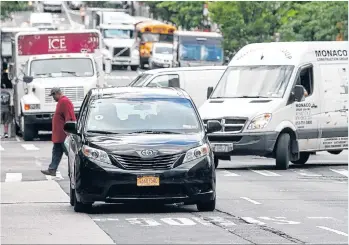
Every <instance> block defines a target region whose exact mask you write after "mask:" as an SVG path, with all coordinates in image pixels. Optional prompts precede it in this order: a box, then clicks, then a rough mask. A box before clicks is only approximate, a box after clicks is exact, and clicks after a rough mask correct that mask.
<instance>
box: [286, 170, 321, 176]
mask: <svg viewBox="0 0 349 245" xmlns="http://www.w3.org/2000/svg"><path fill="white" fill-rule="evenodd" d="M291 170H292V171H293V172H295V173H297V174H299V175H302V176H307V177H321V176H322V175H320V174H314V173H311V172H309V171H306V170H299V171H297V170H295V169H291Z"/></svg>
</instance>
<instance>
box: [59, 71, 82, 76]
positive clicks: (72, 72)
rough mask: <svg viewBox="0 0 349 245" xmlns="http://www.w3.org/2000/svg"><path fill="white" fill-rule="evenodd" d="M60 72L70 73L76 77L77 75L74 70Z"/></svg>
mask: <svg viewBox="0 0 349 245" xmlns="http://www.w3.org/2000/svg"><path fill="white" fill-rule="evenodd" d="M61 73H68V74H70V75H73V76H76V77H78V75H76V72H75V71H61Z"/></svg>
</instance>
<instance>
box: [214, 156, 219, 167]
mask: <svg viewBox="0 0 349 245" xmlns="http://www.w3.org/2000/svg"><path fill="white" fill-rule="evenodd" d="M218 164H219V159H218V158H217V157H214V166H215V168H218Z"/></svg>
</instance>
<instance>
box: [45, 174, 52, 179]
mask: <svg viewBox="0 0 349 245" xmlns="http://www.w3.org/2000/svg"><path fill="white" fill-rule="evenodd" d="M45 177H46V179H47V180H52V178H53V177H54V176H51V175H45Z"/></svg>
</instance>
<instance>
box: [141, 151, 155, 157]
mask: <svg viewBox="0 0 349 245" xmlns="http://www.w3.org/2000/svg"><path fill="white" fill-rule="evenodd" d="M140 153H141V156H143V157H155V156H156V154H157V151H154V150H142V151H141V152H140Z"/></svg>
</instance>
